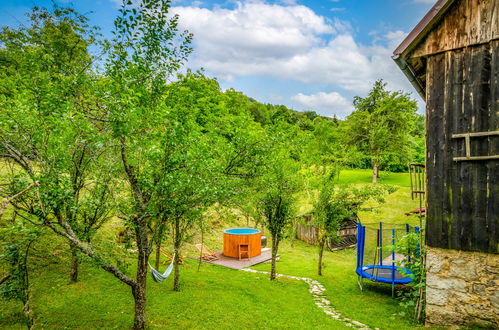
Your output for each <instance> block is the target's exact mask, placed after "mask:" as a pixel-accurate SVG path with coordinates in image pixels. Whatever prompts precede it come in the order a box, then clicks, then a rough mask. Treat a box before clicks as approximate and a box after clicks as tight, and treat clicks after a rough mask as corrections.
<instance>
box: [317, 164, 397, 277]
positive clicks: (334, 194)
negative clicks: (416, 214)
mask: <svg viewBox="0 0 499 330" xmlns="http://www.w3.org/2000/svg"><path fill="white" fill-rule="evenodd" d="M336 177H337V173H336V170H330V171H329V173H326V175H324V177H323V182H322V184H321V186H320V190H319V196H318V199H317V202H316V204H315V206H314V209H315V219H314V222H313V224H314V227H316V228H317V245H318V256H319V258H318V264H317V274H318V275H320V276H321V275H322V268H323V261H322V260H323V255H324V248H325V246H326V244H327V242H328V241H336V240H337V239H338V231H339V230H340V229H341V226H342V224H343V222H344V221H346V220H349V219H352V218H353V217H354V215H356V214H357V213H358V212H359V211H360V210H367V209H368V208H366V206H365V203H366V202H367V201H368V200H371V201H374V202H376V203H377V204H379V203H384V201H385V200H384V195H385V194H387V193H392V192H393V191H394V188H393V187H391V186H386V185H369V186H345V185H339V184H336V183H335V180H336Z"/></svg>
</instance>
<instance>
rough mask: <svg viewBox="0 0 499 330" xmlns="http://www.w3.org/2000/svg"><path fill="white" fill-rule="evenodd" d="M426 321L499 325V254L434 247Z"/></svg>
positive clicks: (429, 251)
mask: <svg viewBox="0 0 499 330" xmlns="http://www.w3.org/2000/svg"><path fill="white" fill-rule="evenodd" d="M426 269H427V271H426V276H427V279H426V281H427V282H426V284H427V287H426V324H427V325H429V326H432V325H466V324H468V325H469V324H477V325H478V324H481V325H489V326H490V325H493V326H494V325H495V326H499V255H497V254H487V253H479V252H464V251H456V250H446V249H437V248H430V247H428V249H427V260H426Z"/></svg>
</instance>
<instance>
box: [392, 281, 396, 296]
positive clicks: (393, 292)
mask: <svg viewBox="0 0 499 330" xmlns="http://www.w3.org/2000/svg"><path fill="white" fill-rule="evenodd" d="M393 297H395V285H394V284H392V298H393Z"/></svg>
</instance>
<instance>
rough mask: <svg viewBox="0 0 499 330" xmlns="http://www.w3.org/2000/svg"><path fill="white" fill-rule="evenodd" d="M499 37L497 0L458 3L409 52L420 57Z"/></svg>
mask: <svg viewBox="0 0 499 330" xmlns="http://www.w3.org/2000/svg"><path fill="white" fill-rule="evenodd" d="M498 38H499V0H458V1H456V2H455V3H454V4H453V5H452V6H451V7H450V8H449V9H448V12H447V14H446V15H445V16H444V17H443V18H442V19H441V21H440V22H439V23H438V24H436V25H435V26H434V27H433V29H432V30H431V31H430V32H429V33H428V35H427V36H426V37H425V38H424V39H422V40H421V41H420V42H419V43H418V46H416V48H415V49H414V50H413V53H412V54H411V57H421V56H427V55H431V54H436V53H440V52H444V51H448V50H452V49H459V48H463V47H466V46H469V45H477V44H481V43H488V42H489V41H491V40H494V39H498Z"/></svg>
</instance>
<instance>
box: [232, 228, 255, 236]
mask: <svg viewBox="0 0 499 330" xmlns="http://www.w3.org/2000/svg"><path fill="white" fill-rule="evenodd" d="M235 229H246V230H251V231H252V232H251V233H231V232H230V230H235ZM261 233H262V231H261V230H260V229H256V228H230V229H225V230H224V235H225V234H228V235H255V234H261Z"/></svg>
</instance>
